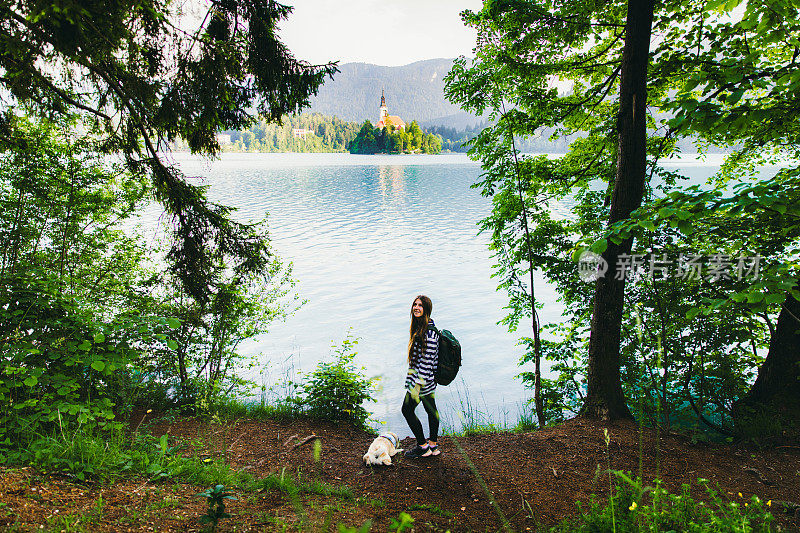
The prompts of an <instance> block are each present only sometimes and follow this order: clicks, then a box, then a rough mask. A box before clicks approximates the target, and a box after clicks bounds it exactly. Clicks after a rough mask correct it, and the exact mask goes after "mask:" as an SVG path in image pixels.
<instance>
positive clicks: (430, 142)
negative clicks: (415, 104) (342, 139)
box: [350, 120, 442, 154]
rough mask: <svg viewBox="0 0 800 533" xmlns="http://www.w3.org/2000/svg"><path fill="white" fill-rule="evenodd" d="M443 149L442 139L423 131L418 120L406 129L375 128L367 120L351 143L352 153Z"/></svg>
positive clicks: (433, 150)
mask: <svg viewBox="0 0 800 533" xmlns="http://www.w3.org/2000/svg"><path fill="white" fill-rule="evenodd" d="M441 150H442V139H440V138H439V137H438V136H436V135H433V134H432V133H426V132H424V131H422V128H420V127H419V124H417V121H416V120H415V121H413V122H412V123H411V124H409V126H408V127H407V128H404V129H395V128H394V126H389V127H386V128H375V127H374V126H373V125H372V122H370V121H369V120H367V121H365V122H364V124H362V125H361V129H360V130H359V132H358V134H357V135H356V137H355V139H353V141H352V142H351V143H350V153H351V154H377V153H386V154H399V153H423V154H438V153H439V152H441Z"/></svg>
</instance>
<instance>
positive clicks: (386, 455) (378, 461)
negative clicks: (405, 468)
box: [364, 431, 403, 466]
mask: <svg viewBox="0 0 800 533" xmlns="http://www.w3.org/2000/svg"><path fill="white" fill-rule="evenodd" d="M397 444H398V439H397V435H395V434H394V433H392V432H391V431H387V432H386V433H384V434H382V435H381V436H380V437H375V440H374V441H372V444H370V445H369V450H367V453H365V454H364V462H365V463H367V464H368V465H385V466H389V465H391V464H392V457H393V456H394V455H395V454H396V453H398V452H402V451H403V450H402V449H400V448H398V447H397Z"/></svg>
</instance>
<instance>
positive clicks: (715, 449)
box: [0, 419, 800, 532]
mask: <svg viewBox="0 0 800 533" xmlns="http://www.w3.org/2000/svg"><path fill="white" fill-rule="evenodd" d="M604 429H607V430H608V433H609V434H610V443H609V445H608V446H606V441H605V437H604V431H603V430H604ZM152 430H153V432H154V434H156V435H161V434H165V433H166V434H168V435H169V439H170V445H173V444H175V443H177V442H180V441H185V442H189V443H191V447H190V450H191V453H194V454H198V455H201V456H203V457H221V458H224V459H225V461H226V462H227V463H228V464H230V465H231V466H232V467H233V468H236V469H244V470H246V471H248V472H250V473H251V474H253V475H254V476H256V477H266V476H268V475H272V474H278V475H280V474H281V473H284V474H286V475H288V474H291V475H297V473H298V472H300V476H301V478H302V479H304V480H312V479H319V480H321V481H324V482H326V483H329V484H332V485H347V486H349V487H351V489H352V491H353V492H354V493H355V495H356V497H358V500H357V504H355V505H341V504H340V503H337V502H336V501H335V499H332V498H328V497H324V496H318V497H316V500H315V501H312V502H311V503H309V502H308V501H307V500H306V502H305V508H304V510H301V511H300V512H301V513H307V516H306V518H305V520H306V521H305V522H304V525H303V526H302V527H303V529H304V530H312V531H316V530H326V531H328V530H330V531H336V524H337V523H344V524H347V525H350V526H360V525H361V524H363V523H364V522H365V521H366V520H371V522H372V524H373V529H372V531H388V530H389V524H390V521H391V520H392V519H393V518H396V517H397V516H398V515H399V513H400V512H408V513H409V514H411V515H412V516H413V517H414V519H415V523H414V530H415V531H446V530H450V531H454V532H455V531H498V530H500V529H501V528H502V527H503V523H502V519H501V518H500V517H499V516H500V514H502V515H503V516H504V517H505V519H506V520H507V521H508V522H509V524H510V528H511V529H513V530H514V531H536V530H537V529H541V528H542V527H543V526H544V525H550V524H554V523H556V522H558V521H559V520H561V519H563V518H564V517H567V516H574V515H576V514H577V508H576V505H575V501H576V500H579V501H582V502H587V501H588V500H589V498H590V495H591V494H597V495H598V497H600V498H604V497H607V495H608V477H607V475H606V474H605V470H606V469H607V468H608V465H610V467H611V468H612V469H619V470H625V471H631V472H633V474H634V475H636V474H637V473H638V472H639V469H640V464H641V469H642V474H643V478H644V479H645V480H649V481H652V480H653V479H654V478H655V477H656V476H658V477H659V478H660V479H662V480H663V481H664V483H665V484H666V485H667V487H669V488H670V489H671V490H677V489H679V488H680V486H681V485H682V484H684V483H687V484H691V485H692V487H693V488H692V494H693V495H695V496H697V497H700V498H703V491H702V489H700V488H698V486H697V480H698V478H706V479H709V480H711V485H712V486H718V488H719V492H720V494H721V495H722V496H723V498H727V499H730V500H738V501H749V499H750V497H751V496H752V495H754V494H755V495H757V496H759V497H760V498H761V499H762V500H765V501H766V500H773V501H787V502H793V503H800V443H798V445H796V446H793V445H789V446H780V447H776V448H771V449H765V450H758V449H755V448H751V447H747V446H744V445H712V444H703V443H692V442H690V441H689V440H688V439H686V438H684V437H682V436H677V435H663V434H661V435H659V436H658V441H656V433H655V432H654V431H651V430H647V429H645V430H640V428H638V427H637V426H636V425H635V424H632V423H628V422H622V423H617V424H611V425H604V424H602V423H598V422H593V421H587V420H581V419H575V420H570V421H568V422H566V423H564V424H562V425H560V426H557V427H553V428H547V429H544V430H541V431H535V432H530V433H522V434H514V433H501V434H490V435H477V436H470V437H460V438H456V439H454V438H450V437H443V438H442V439H440V447H441V449H442V451H443V453H442V455H440V456H438V457H429V458H421V459H416V460H409V459H405V458H403V457H402V456H401V455H398V456H397V457H396V460H395V464H394V465H393V466H391V467H380V468H378V467H375V468H372V467H368V466H365V465H364V464H363V463H361V456H362V455H363V454H364V452H365V451H366V449H367V447H368V446H369V443H370V442H371V441H372V439H373V438H374V435H371V434H368V433H366V432H361V431H355V430H352V429H349V428H347V427H341V426H336V425H333V424H326V423H319V422H308V421H295V422H290V423H289V422H287V423H281V422H274V421H265V420H257V421H256V420H240V421H236V422H231V423H226V424H212V423H208V422H205V421H200V420H196V419H185V420H180V421H178V422H174V423H169V424H168V423H159V424H156V425H154V426H153V428H152ZM311 435H315V436H316V437H317V438H318V439H319V442H320V444H321V446H320V448H319V450H320V451H321V453H320V455H319V459H320V460H319V462H317V461H316V460H315V457H314V445H313V441H314V440H315V439H309V440H308V441H307V442H306V443H304V444H300V445H299V446H298V444H299V443H300V442H301V441H303V440H305V439H306V438H307V437H309V436H311ZM402 444H403V445H404V447H406V448H408V447H411V446H413V442H412V440H411V439H406V440H405V441H403V443H402ZM459 447H460V448H461V450H463V453H462V451H460V450H459ZM598 472H599V474H598ZM0 479H2V485H0V531H2V530H3V528H4V527H5V528H6V529H7V530H8V529H9V528H12V527H13V528H17V529H16V530H20V531H34V530H36V531H40V530H41V529H39V528H38V526H42V525H45V526H46V527H45V529H50V530H53V531H62V530H63V531H137V532H138V531H199V530H200V529H201V524H200V522H199V521H198V517H199V516H200V515H202V514H203V513H204V511H205V504H204V503H203V501H202V500H201V499H199V498H197V497H196V496H195V495H196V494H197V493H198V492H200V491H201V490H203V489H204V488H205V487H197V486H191V485H187V484H183V483H161V484H153V483H148V482H147V481H146V480H126V481H123V482H119V483H115V484H106V485H103V486H97V485H93V484H88V485H87V484H78V483H75V482H74V481H73V480H69V479H65V478H62V477H59V476H46V475H41V474H36V473H35V472H33V471H32V470H30V469H22V470H20V469H9V470H0ZM484 486H485V487H486V489H488V491H489V492H488V494H487V492H486V490H485V489H484V488H483V487H484ZM739 493H741V494H742V497H740V496H739ZM238 496H239V499H238V500H237V501H235V502H231V504H230V506H229V511H230V513H231V514H232V517H231V518H229V519H225V520H223V521H222V522H221V526H220V529H219V530H218V531H275V530H279V527H278V526H279V525H281V524H283V525H287V524H288V525H290V528H289V529H290V530H291V528H292V527H294V528H295V529H296V528H297V527H298V522H297V516H298V506H297V502H292V501H290V500H289V499H288V498H286V497H285V496H284V495H281V494H280V493H274V492H267V493H258V494H238ZM98 498H101V503H100V505H98ZM493 502H494V503H493ZM98 507H100V509H98ZM777 509H778V508H777V507H774V508H773V512H774V514H775V515H776V517H777V519H778V520H777V522H776V523H777V525H779V526H780V527H781V528H782V529H783V530H784V531H799V532H800V516H798V513H796V514H793V515H792V514H785V513H781V512H780V511H779V510H777ZM59 516H61V517H70V518H69V519H68V520H65V521H64V524H63V525H64V527H62V528H61V529H57V528H56V527H55V526H56V525H57V523H58V520H59ZM80 516H84V517H88V519H84V520H80V519H79V518H80ZM304 516H305V515H304ZM315 517H316V518H315ZM70 520H72V521H74V522H75V523H74V524H73V526H72V528H69V527H66V526H68V525H69V524H70V523H71V522H70ZM79 526H80V527H79ZM84 526H85V527H84ZM81 527H83V529H81Z"/></svg>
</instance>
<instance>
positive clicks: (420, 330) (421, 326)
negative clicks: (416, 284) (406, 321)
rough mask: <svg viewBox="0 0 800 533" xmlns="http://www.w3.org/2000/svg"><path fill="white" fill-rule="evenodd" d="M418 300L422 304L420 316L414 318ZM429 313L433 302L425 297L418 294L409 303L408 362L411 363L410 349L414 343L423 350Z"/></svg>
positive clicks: (429, 317)
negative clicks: (415, 305)
mask: <svg viewBox="0 0 800 533" xmlns="http://www.w3.org/2000/svg"><path fill="white" fill-rule="evenodd" d="M417 300H419V301H420V302H421V303H422V316H421V317H419V318H417V317H415V316H414V304H415V303H416V301H417ZM431 311H433V302H431V299H430V298H428V297H427V296H424V295H422V294H420V295H419V296H417V297H416V298H414V301H413V302H411V327H410V328H409V335H408V362H409V363H410V362H411V348H412V347H413V346H414V342H417V343H419V345H420V346H421V347H422V349H423V350H424V349H425V341H426V339H427V334H428V322H429V321H430V319H431Z"/></svg>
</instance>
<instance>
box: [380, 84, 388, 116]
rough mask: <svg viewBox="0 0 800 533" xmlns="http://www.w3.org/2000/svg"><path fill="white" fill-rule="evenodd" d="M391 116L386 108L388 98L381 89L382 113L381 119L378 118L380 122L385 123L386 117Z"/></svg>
mask: <svg viewBox="0 0 800 533" xmlns="http://www.w3.org/2000/svg"><path fill="white" fill-rule="evenodd" d="M388 115H389V110H388V109H387V107H386V98H385V97H384V96H383V89H381V111H380V117H379V118H378V122H383V121H384V120H386V117H387V116H388Z"/></svg>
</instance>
